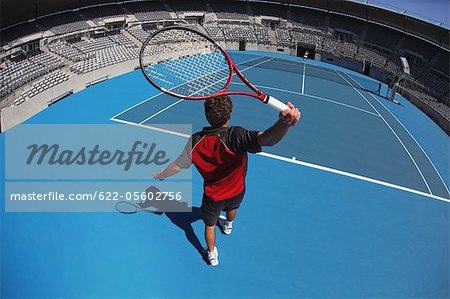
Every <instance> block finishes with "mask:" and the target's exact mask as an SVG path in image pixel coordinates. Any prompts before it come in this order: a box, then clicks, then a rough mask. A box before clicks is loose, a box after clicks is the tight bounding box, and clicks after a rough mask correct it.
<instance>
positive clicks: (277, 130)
mask: <svg viewBox="0 0 450 299" xmlns="http://www.w3.org/2000/svg"><path fill="white" fill-rule="evenodd" d="M287 105H288V107H289V108H290V109H286V110H284V111H282V112H280V115H279V119H278V121H277V122H276V123H275V124H274V125H273V126H271V127H270V128H268V129H267V130H265V131H264V132H260V133H259V134H258V143H259V145H261V146H273V145H275V144H277V143H278V142H280V141H281V139H283V137H284V136H285V135H286V133H287V132H288V131H289V128H290V127H292V126H293V125H295V124H296V123H297V122H298V121H299V119H300V115H301V113H300V111H299V110H298V108H295V106H294V105H293V104H292V103H291V102H287Z"/></svg>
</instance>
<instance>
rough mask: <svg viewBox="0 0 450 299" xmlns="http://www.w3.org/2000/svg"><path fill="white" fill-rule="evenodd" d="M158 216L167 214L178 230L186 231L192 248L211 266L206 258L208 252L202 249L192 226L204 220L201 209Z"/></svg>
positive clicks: (158, 213)
mask: <svg viewBox="0 0 450 299" xmlns="http://www.w3.org/2000/svg"><path fill="white" fill-rule="evenodd" d="M154 214H157V215H163V214H165V215H166V217H167V218H169V220H170V221H171V222H172V223H173V224H175V225H176V226H177V227H178V228H180V229H181V230H183V231H184V235H185V236H186V239H187V240H188V241H189V243H191V245H192V246H194V248H195V249H196V250H197V252H198V253H199V254H200V256H201V257H202V259H203V261H204V262H205V263H207V264H209V261H208V258H207V257H206V251H205V249H204V248H203V247H202V244H201V243H200V240H199V239H198V237H197V235H196V234H195V231H194V228H193V227H192V224H193V223H194V222H196V221H198V220H201V219H202V216H201V214H200V208H197V207H192V211H191V212H154Z"/></svg>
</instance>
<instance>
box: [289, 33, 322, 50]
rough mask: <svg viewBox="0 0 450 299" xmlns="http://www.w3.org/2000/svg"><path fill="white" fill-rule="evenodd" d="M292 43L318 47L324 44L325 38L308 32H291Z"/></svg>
mask: <svg viewBox="0 0 450 299" xmlns="http://www.w3.org/2000/svg"><path fill="white" fill-rule="evenodd" d="M290 33H291V41H292V43H294V44H296V43H298V42H302V43H304V44H309V45H314V46H318V45H320V44H322V42H323V36H320V35H316V34H311V33H308V32H298V31H290Z"/></svg>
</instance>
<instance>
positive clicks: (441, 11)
mask: <svg viewBox="0 0 450 299" xmlns="http://www.w3.org/2000/svg"><path fill="white" fill-rule="evenodd" d="M356 1H357V2H365V0H356ZM369 3H371V4H373V5H377V6H385V7H388V8H393V7H397V8H400V9H404V10H406V11H407V12H411V13H412V14H413V15H421V16H425V17H428V18H432V19H434V20H436V21H440V22H443V23H445V24H449V23H450V20H449V18H450V15H449V10H450V1H449V0H394V1H392V0H391V1H388V0H374V1H372V0H369Z"/></svg>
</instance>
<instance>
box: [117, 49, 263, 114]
mask: <svg viewBox="0 0 450 299" xmlns="http://www.w3.org/2000/svg"><path fill="white" fill-rule="evenodd" d="M261 58H265V57H264V56H258V57H256V58H252V59H249V60H245V61H242V62H239V63H237V64H236V65H241V64H244V63H248V62H251V61H253V60H257V59H261ZM149 84H150V83H149ZM183 84H185V83H183ZM180 85H182V84H180ZM180 85H177V86H175V87H178V86H180ZM175 87H172V88H175ZM162 94H164V92H159V93H157V94H155V95H153V96H151V97H149V98H146V99H145V100H142V101H141V102H139V103H137V104H135V105H133V106H131V107H128V108H127V109H125V110H123V111H121V112H119V113H117V114H116V115H114V116H113V117H111V118H116V117H118V116H119V115H121V114H123V113H125V112H127V111H130V110H131V109H133V108H135V107H137V106H139V105H141V104H144V103H145V102H148V101H150V100H152V99H154V98H156V97H158V96H160V95H162Z"/></svg>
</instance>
